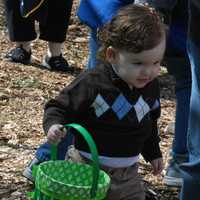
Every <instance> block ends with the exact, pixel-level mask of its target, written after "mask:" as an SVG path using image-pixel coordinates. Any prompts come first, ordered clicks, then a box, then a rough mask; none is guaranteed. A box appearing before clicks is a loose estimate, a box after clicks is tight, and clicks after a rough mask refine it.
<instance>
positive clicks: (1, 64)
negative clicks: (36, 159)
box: [0, 1, 178, 200]
mask: <svg viewBox="0 0 200 200" xmlns="http://www.w3.org/2000/svg"><path fill="white" fill-rule="evenodd" d="M0 5H1V6H0V110H1V114H0V199H2V200H25V199H27V197H26V193H27V191H31V190H32V189H33V185H32V184H31V183H29V182H28V181H27V180H26V179H25V178H23V177H22V175H21V172H22V171H23V169H24V167H25V166H26V165H27V163H28V162H29V161H30V160H31V159H32V158H33V156H34V152H35V150H36V149H37V147H38V146H39V145H40V144H41V143H42V142H44V141H45V136H44V134H43V131H42V115H43V107H44V104H45V102H46V101H47V100H48V99H49V98H51V97H54V96H55V95H57V94H58V92H59V91H60V89H62V88H63V87H64V86H65V85H67V84H69V83H70V82H71V81H72V80H73V79H74V78H75V77H76V76H77V74H78V73H80V72H81V71H82V70H83V68H84V66H85V65H86V63H87V56H88V47H87V44H88V29H87V28H86V27H85V26H84V25H82V24H80V22H79V21H78V18H77V17H76V16H75V10H76V7H77V1H75V3H74V8H73V15H72V17H71V23H70V26H69V30H68V34H67V39H66V42H65V45H64V56H65V57H66V58H67V59H68V62H69V64H70V65H71V66H73V67H74V72H73V73H65V74H63V73H55V72H50V71H48V70H46V69H43V68H42V67H41V65H40V63H41V60H42V58H43V56H44V55H45V53H46V49H47V45H46V43H45V42H43V41H40V40H38V41H34V42H33V45H32V55H33V60H32V64H31V65H28V66H27V65H22V64H15V63H11V62H9V61H7V60H6V59H5V58H4V57H5V55H6V53H7V51H8V50H9V49H10V48H11V47H13V44H12V43H11V42H9V40H8V34H7V29H6V23H5V16H4V15H5V14H4V11H3V7H2V3H1V4H0ZM159 79H160V82H161V103H162V115H161V119H160V121H159V127H160V135H161V148H162V152H163V158H164V161H165V166H167V161H168V159H169V150H170V147H171V142H172V138H173V134H172V133H170V132H166V131H165V129H166V127H167V125H168V124H170V123H171V122H173V121H174V115H175V106H176V105H175V94H174V79H173V78H172V77H171V76H169V75H168V74H167V72H166V70H164V69H163V70H162V73H161V75H160V77H159ZM150 172H151V168H150V167H149V165H148V164H146V163H145V162H144V161H141V168H140V173H141V174H142V175H143V176H144V179H145V182H146V185H147V186H148V188H149V191H150V193H151V194H154V195H153V196H154V198H153V197H151V198H150V197H149V199H159V200H177V199H178V192H177V189H176V188H171V187H167V186H165V185H164V184H163V181H162V180H163V176H164V173H165V171H164V172H163V174H162V175H161V176H160V177H154V176H153V175H151V173H150Z"/></svg>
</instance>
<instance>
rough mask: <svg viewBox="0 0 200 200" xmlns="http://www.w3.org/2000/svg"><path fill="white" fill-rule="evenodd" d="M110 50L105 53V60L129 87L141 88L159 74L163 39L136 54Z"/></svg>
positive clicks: (163, 48)
mask: <svg viewBox="0 0 200 200" xmlns="http://www.w3.org/2000/svg"><path fill="white" fill-rule="evenodd" d="M110 50H111V52H110V53H109V52H107V59H108V61H109V62H110V63H111V64H113V67H114V68H115V71H116V73H117V74H118V76H119V77H120V78H122V79H123V80H124V81H125V82H126V83H127V84H128V85H129V86H130V87H136V88H143V87H145V86H146V85H147V84H148V83H149V82H150V81H152V80H153V79H154V78H156V77H157V76H158V74H159V71H160V63H161V60H162V58H163V55H164V51H165V38H163V40H162V41H161V42H160V43H159V44H158V45H157V46H156V47H154V48H153V49H150V50H145V51H142V52H140V53H137V54H135V53H131V52H127V51H116V50H114V49H112V48H111V49H110ZM107 51H109V50H107Z"/></svg>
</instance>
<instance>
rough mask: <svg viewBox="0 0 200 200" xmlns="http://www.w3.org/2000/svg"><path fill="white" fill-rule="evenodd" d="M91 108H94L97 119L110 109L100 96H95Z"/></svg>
mask: <svg viewBox="0 0 200 200" xmlns="http://www.w3.org/2000/svg"><path fill="white" fill-rule="evenodd" d="M92 107H94V109H95V113H96V116H97V117H100V116H101V115H102V114H103V113H105V112H106V111H107V110H108V109H109V108H110V106H109V105H108V104H107V103H106V101H105V100H104V99H103V97H102V96H101V95H100V94H98V95H97V97H96V99H95V100H94V102H93V104H92Z"/></svg>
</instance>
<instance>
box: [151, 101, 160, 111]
mask: <svg viewBox="0 0 200 200" xmlns="http://www.w3.org/2000/svg"><path fill="white" fill-rule="evenodd" d="M159 107H160V102H159V100H158V99H156V100H155V102H154V104H153V106H152V108H151V110H155V109H157V108H159Z"/></svg>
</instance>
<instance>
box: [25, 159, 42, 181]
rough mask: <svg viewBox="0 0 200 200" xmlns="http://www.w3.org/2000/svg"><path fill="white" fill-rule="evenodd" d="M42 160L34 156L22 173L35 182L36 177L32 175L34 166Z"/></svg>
mask: <svg viewBox="0 0 200 200" xmlns="http://www.w3.org/2000/svg"><path fill="white" fill-rule="evenodd" d="M40 163H41V162H40V161H39V160H38V159H37V158H33V160H31V162H30V163H29V164H28V166H27V167H26V168H25V170H24V171H23V173H22V175H23V176H24V177H25V178H27V179H28V180H29V181H31V182H34V177H33V175H32V171H33V166H34V165H39V164H40Z"/></svg>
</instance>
